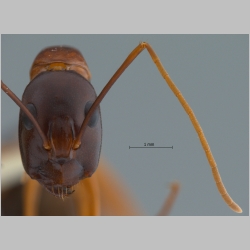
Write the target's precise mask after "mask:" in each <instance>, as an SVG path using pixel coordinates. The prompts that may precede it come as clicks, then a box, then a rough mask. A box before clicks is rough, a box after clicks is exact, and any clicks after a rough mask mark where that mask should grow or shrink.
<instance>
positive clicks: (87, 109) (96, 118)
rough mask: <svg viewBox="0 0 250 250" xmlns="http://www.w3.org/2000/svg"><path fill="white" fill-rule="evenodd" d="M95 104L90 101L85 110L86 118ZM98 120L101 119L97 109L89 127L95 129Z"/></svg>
mask: <svg viewBox="0 0 250 250" xmlns="http://www.w3.org/2000/svg"><path fill="white" fill-rule="evenodd" d="M93 103H94V102H92V101H89V102H87V103H86V105H85V108H84V114H85V117H86V115H87V114H88V112H89V110H90V108H91V106H92V104H93ZM98 118H99V110H98V108H96V110H95V111H94V113H93V114H92V116H91V118H90V120H89V123H88V126H89V127H91V128H93V127H94V126H95V125H96V123H97V121H98Z"/></svg>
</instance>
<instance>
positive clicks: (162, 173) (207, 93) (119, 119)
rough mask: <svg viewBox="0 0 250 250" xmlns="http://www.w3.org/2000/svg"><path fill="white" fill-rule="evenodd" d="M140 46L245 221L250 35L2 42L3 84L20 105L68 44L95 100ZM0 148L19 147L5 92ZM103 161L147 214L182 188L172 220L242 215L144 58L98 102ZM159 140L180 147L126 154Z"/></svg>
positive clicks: (13, 109)
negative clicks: (43, 56) (54, 51)
mask: <svg viewBox="0 0 250 250" xmlns="http://www.w3.org/2000/svg"><path fill="white" fill-rule="evenodd" d="M140 41H147V42H149V43H150V44H151V45H152V47H153V49H154V50H155V51H156V53H157V54H158V55H159V57H160V59H161V62H162V63H163V65H164V67H165V68H166V70H167V71H168V73H169V75H170V77H171V78H172V80H173V81H174V82H175V84H176V85H177V87H178V88H179V89H180V90H181V92H182V94H183V95H184V97H185V99H186V100H187V101H188V103H189V104H190V106H191V107H192V109H193V111H194V113H195V115H196V117H197V118H198V120H199V122H200V124H201V126H202V128H203V131H204V132H205V135H206V138H207V140H208V142H209V144H210V148H211V150H212V152H213V154H214V158H215V160H216V162H217V165H218V167H219V171H220V174H221V177H222V180H223V182H224V184H225V186H226V188H227V191H228V193H229V194H230V195H231V197H232V198H233V199H234V200H235V201H236V202H237V203H238V204H239V205H240V206H241V208H242V209H243V213H242V214H241V215H248V214H249V162H248V156H249V154H248V152H249V126H248V125H249V124H248V123H249V102H248V101H249V100H248V96H249V84H248V79H249V75H248V74H249V72H248V71H249V47H248V46H249V45H248V43H249V37H248V35H2V36H1V53H2V54H1V67H2V68H1V73H2V76H1V79H2V80H3V81H4V82H5V83H6V84H7V85H8V86H9V87H10V88H11V89H12V90H13V91H14V92H15V94H16V95H17V96H18V97H19V98H21V96H22V93H23V91H24V88H25V86H26V85H27V84H28V83H29V70H30V66H31V64H32V62H33V59H34V58H35V56H36V55H37V53H38V52H39V51H40V50H41V49H43V48H44V47H46V46H51V45H71V46H74V47H76V48H78V49H79V50H80V51H81V52H82V54H83V56H84V57H85V59H86V61H87V63H88V65H89V68H90V71H91V73H92V81H91V82H92V84H93V85H94V87H95V89H96V92H97V94H99V93H100V91H101V90H102V88H103V87H104V85H105V84H106V83H107V82H108V80H109V79H110V78H111V76H112V75H113V74H114V73H115V71H116V70H117V68H118V67H119V66H120V65H121V63H122V62H123V60H124V59H125V58H126V56H127V55H128V54H129V53H130V52H131V50H132V49H134V47H135V46H137V45H138V43H139V42H140ZM1 97H2V101H1V104H2V107H1V111H2V122H1V127H2V143H4V142H6V141H7V140H9V139H14V140H17V123H18V113H19V108H18V107H17V106H16V105H15V104H14V103H13V102H12V101H11V100H10V99H9V97H7V96H6V94H4V93H3V92H2V94H1ZM101 111H102V122H103V147H102V155H104V156H105V158H107V159H108V160H109V161H110V162H111V163H112V164H113V166H114V167H115V168H116V169H117V171H119V173H120V174H121V175H122V177H123V178H124V180H125V182H126V183H127V184H128V186H129V187H130V189H131V190H132V192H133V193H134V195H135V196H136V197H137V198H138V200H139V202H140V203H141V205H142V207H143V208H144V210H145V212H146V214H148V215H154V214H156V213H157V212H158V210H159V208H160V207H161V205H162V203H163V201H164V199H165V197H166V195H167V194H168V189H167V184H168V183H169V182H171V181H173V180H179V181H180V183H181V185H182V189H181V192H180V195H179V197H178V199H177V201H176V204H175V206H174V208H173V210H172V213H171V215H238V214H236V213H234V212H233V211H231V209H229V208H228V207H227V206H226V205H225V203H224V201H223V200H222V199H221V197H220V195H219V193H218V191H217V189H216V186H215V183H214V181H213V178H212V174H211V170H210V167H209V165H208V163H207V160H206V158H205V154H204V152H203V150H202V148H201V145H200V142H199V139H198V137H197V135H196V133H195V131H194V129H193V127H192V125H191V123H190V121H189V119H188V117H187V115H186V114H185V112H184V110H183V108H182V107H181V105H180V104H179V102H178V100H177V99H176V97H175V96H174V95H173V93H172V92H171V90H170V89H169V87H168V86H167V85H166V83H165V82H164V80H163V79H162V77H161V76H160V74H159V73H158V71H157V69H156V67H155V66H154V64H153V62H152V60H151V59H150V57H149V55H148V53H147V52H146V51H144V52H142V54H141V55H139V57H138V58H137V59H136V60H135V61H134V63H133V64H132V65H131V66H130V67H129V68H128V69H127V70H126V71H125V73H124V74H123V75H122V76H121V77H120V78H119V79H118V81H117V83H116V84H115V85H114V87H113V88H112V89H111V90H110V92H109V93H108V95H107V96H106V98H105V99H104V100H103V102H102V103H101ZM145 142H153V143H154V144H155V146H172V145H173V146H174V149H173V150H172V149H129V146H143V144H144V143H145Z"/></svg>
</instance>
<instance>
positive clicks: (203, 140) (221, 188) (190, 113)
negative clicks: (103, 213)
mask: <svg viewBox="0 0 250 250" xmlns="http://www.w3.org/2000/svg"><path fill="white" fill-rule="evenodd" d="M145 48H146V49H147V51H148V53H149V54H150V56H151V58H152V60H153V62H154V63H155V65H156V67H157V68H158V70H159V72H160V73H161V75H162V77H163V78H164V79H165V81H166V83H167V84H168V86H169V87H170V89H171V90H172V91H173V93H174V94H175V96H176V97H177V99H178V100H179V102H180V103H181V105H182V107H183V108H184V110H185V111H186V113H187V115H188V116H189V119H190V121H191V123H192V124H193V127H194V129H195V131H196V133H197V134H198V137H199V139H200V142H201V145H202V147H203V150H204V152H205V154H206V157H207V160H208V162H209V165H210V167H211V170H212V174H213V177H214V180H215V183H216V186H217V188H218V191H219V192H220V194H221V196H222V198H223V199H224V201H225V202H226V203H227V205H228V206H229V207H230V208H231V209H232V210H233V211H234V212H236V213H242V209H241V208H240V207H239V206H238V205H237V204H236V203H235V202H234V201H233V200H232V198H231V197H230V196H229V194H228V193H227V191H226V188H225V186H224V185H223V182H222V179H221V177H220V174H219V171H218V168H217V164H216V162H215V160H214V157H213V155H212V152H211V150H210V147H209V145H208V142H207V140H206V137H205V135H204V133H203V131H202V128H201V126H200V124H199V122H198V120H197V119H196V117H195V114H194V112H193V110H192V109H191V107H190V106H189V104H188V103H187V101H186V100H185V98H184V97H183V95H182V94H181V92H180V90H179V89H178V88H177V87H176V86H175V84H174V82H173V81H172V80H171V78H170V77H169V74H168V73H167V71H166V70H165V69H164V67H163V66H162V64H161V62H160V59H159V57H158V56H157V55H156V53H155V52H154V50H153V49H152V47H151V46H150V45H149V44H148V43H146V42H141V43H140V44H139V45H138V46H137V47H136V48H135V49H134V50H133V51H132V52H131V53H130V54H129V55H128V57H127V58H126V60H125V61H124V62H123V64H122V65H121V66H120V68H119V69H118V70H117V71H116V72H115V74H114V75H113V76H112V78H111V79H110V80H109V82H108V83H107V84H106V86H105V87H104V88H103V90H102V91H101V93H100V94H99V96H98V97H97V98H96V100H95V102H94V103H93V105H92V106H91V108H90V110H89V112H88V114H87V115H86V117H85V119H84V121H83V123H82V126H81V129H80V132H79V134H78V136H77V137H76V139H75V141H74V143H73V148H74V149H77V148H79V147H80V145H81V138H82V135H83V133H84V131H85V129H86V127H87V124H88V122H89V120H90V118H91V116H92V114H93V113H94V111H95V109H96V108H97V107H98V105H99V104H100V102H101V101H102V99H103V98H104V97H105V95H106V94H107V93H108V91H109V90H110V88H111V87H112V86H113V84H114V83H115V82H116V80H117V79H118V78H119V77H120V75H121V74H122V73H123V72H124V71H125V69H126V68H127V67H128V66H129V65H130V64H131V63H132V62H133V60H134V59H135V58H136V57H137V56H138V55H139V54H140V53H141V52H142V50H144V49H145Z"/></svg>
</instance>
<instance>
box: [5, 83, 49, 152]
mask: <svg viewBox="0 0 250 250" xmlns="http://www.w3.org/2000/svg"><path fill="white" fill-rule="evenodd" d="M1 88H2V90H3V91H4V92H5V93H6V94H7V95H8V96H9V97H10V98H11V99H12V100H13V101H14V102H15V103H16V104H17V105H18V106H19V107H20V108H21V110H22V111H23V112H24V113H25V114H26V115H27V116H28V118H29V119H30V120H31V122H32V123H33V124H34V126H35V127H36V129H37V131H38V133H39V135H40V136H41V138H42V140H43V147H44V148H45V149H46V150H50V148H51V147H50V145H49V142H48V140H47V138H46V136H45V135H44V133H43V131H42V130H41V128H40V126H39V124H38V123H37V121H36V119H35V118H34V116H33V115H32V114H31V113H30V111H29V110H28V109H27V108H26V107H25V106H24V105H23V103H22V102H21V101H20V99H19V98H18V97H17V96H16V95H15V94H14V93H13V92H12V91H11V90H10V89H9V88H8V87H7V86H6V85H5V84H4V83H3V81H2V80H1Z"/></svg>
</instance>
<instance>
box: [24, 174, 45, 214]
mask: <svg viewBox="0 0 250 250" xmlns="http://www.w3.org/2000/svg"><path fill="white" fill-rule="evenodd" d="M25 175H26V174H25ZM41 191H42V187H41V186H40V184H39V183H38V182H37V181H35V180H32V179H31V178H29V176H28V175H26V180H25V183H24V185H23V215H24V216H37V215H39V214H38V211H39V205H40V198H41Z"/></svg>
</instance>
